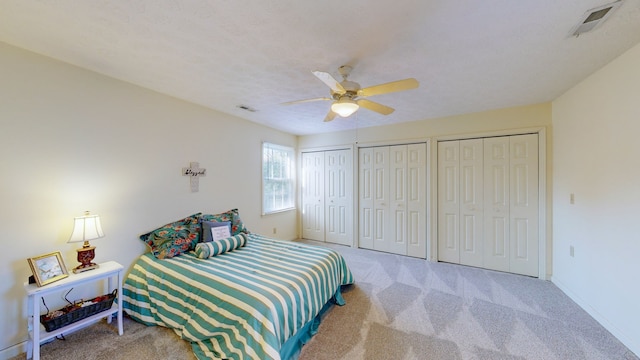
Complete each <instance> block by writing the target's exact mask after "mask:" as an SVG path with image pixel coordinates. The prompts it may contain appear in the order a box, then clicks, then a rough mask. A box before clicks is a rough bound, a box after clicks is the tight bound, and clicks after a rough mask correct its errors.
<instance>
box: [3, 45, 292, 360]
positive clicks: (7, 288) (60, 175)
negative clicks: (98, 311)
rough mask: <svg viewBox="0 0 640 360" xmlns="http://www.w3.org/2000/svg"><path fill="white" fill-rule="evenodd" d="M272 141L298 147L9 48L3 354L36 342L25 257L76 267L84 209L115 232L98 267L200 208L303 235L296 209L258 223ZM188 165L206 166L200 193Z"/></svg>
mask: <svg viewBox="0 0 640 360" xmlns="http://www.w3.org/2000/svg"><path fill="white" fill-rule="evenodd" d="M262 141H271V142H275V143H279V144H283V145H288V146H293V147H296V141H297V139H296V137H295V136H293V135H290V134H285V133H282V132H278V131H275V130H272V129H269V128H265V127H262V126H259V125H256V124H254V123H251V122H248V121H245V120H242V119H239V118H236V117H232V116H229V115H225V114H222V113H219V112H215V111H211V110H208V109H205V108H203V107H200V106H196V105H193V104H190V103H187V102H183V101H180V100H177V99H174V98H171V97H167V96H164V95H161V94H158V93H155V92H151V91H148V90H145V89H142V88H139V87H136V86H133V85H130V84H128V83H124V82H121V81H117V80H114V79H111V78H108V77H104V76H102V75H99V74H96V73H93V72H89V71H85V70H82V69H79V68H77V67H74V66H71V65H67V64H64V63H61V62H58V61H55V60H52V59H50V58H46V57H42V56H39V55H35V54H33V53H30V52H26V51H23V50H20V49H17V48H15V47H11V46H8V45H6V44H2V43H0V159H1V160H2V162H1V171H2V175H1V176H0V196H1V201H0V224H1V229H2V235H1V237H0V244H2V248H3V250H2V255H0V259H1V260H2V261H0V278H2V281H0V294H2V297H1V298H0V333H1V334H2V336H1V337H0V358H1V357H3V356H9V355H12V354H13V353H15V351H17V350H16V349H18V348H20V346H14V345H16V344H20V343H22V342H23V341H25V340H26V336H27V334H26V309H25V303H26V301H25V295H24V290H23V282H24V281H26V279H27V277H28V276H29V275H31V271H30V270H29V267H28V264H27V261H26V259H27V258H29V257H33V256H37V255H41V254H45V253H48V252H52V251H61V252H62V255H63V258H64V261H65V263H66V265H67V267H68V268H73V267H74V266H75V265H76V264H77V262H76V260H75V254H76V253H75V248H77V247H79V246H78V244H67V243H66V241H67V239H68V238H69V236H70V234H71V230H72V225H73V217H74V216H79V215H82V213H83V211H84V210H91V211H92V212H93V213H97V214H100V215H101V218H102V223H103V228H104V231H105V234H106V236H105V237H104V238H103V239H100V240H97V241H94V242H92V245H95V246H97V249H96V261H97V262H102V261H107V260H116V261H118V262H120V263H122V264H123V265H124V266H125V268H127V269H128V268H129V266H130V264H131V263H132V261H133V260H134V259H135V258H136V257H137V256H138V255H140V254H141V253H143V252H145V251H146V248H145V245H144V244H143V243H142V242H141V241H140V240H139V239H138V238H137V236H138V235H140V234H142V233H144V232H147V231H149V230H152V229H154V228H156V227H158V226H160V225H163V224H165V223H167V222H170V221H173V220H177V219H180V218H182V217H184V216H187V215H190V214H192V213H195V212H198V211H202V212H207V213H214V212H222V211H226V210H229V209H231V208H235V207H237V208H239V210H240V215H241V217H242V219H243V220H244V222H245V224H246V225H247V227H248V228H249V230H251V231H254V232H259V233H263V234H267V235H271V234H272V229H273V227H277V228H278V235H277V236H278V237H280V238H282V239H293V238H295V237H296V235H297V229H296V220H295V219H296V214H295V212H286V213H280V214H275V215H270V216H265V217H261V215H260V206H261V203H260V197H261V195H260V194H261V193H260V187H261V181H260V178H261V174H260V172H261V142H262ZM190 161H199V162H200V166H201V167H204V168H206V169H207V176H206V177H203V178H201V179H200V191H199V192H197V193H191V192H190V190H189V179H188V177H183V176H182V175H181V169H182V167H186V166H188V165H189V162H190ZM74 295H75V296H74ZM80 296H82V289H80V290H74V292H73V293H72V294H71V295H70V299H75V298H77V297H80ZM49 301H50V302H51V303H50V304H54V303H56V302H60V301H61V300H60V299H50V300H49Z"/></svg>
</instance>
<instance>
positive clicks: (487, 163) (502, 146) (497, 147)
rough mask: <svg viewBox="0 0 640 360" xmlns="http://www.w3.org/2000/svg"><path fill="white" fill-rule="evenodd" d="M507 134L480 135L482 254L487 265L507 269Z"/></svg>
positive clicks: (508, 255) (508, 254)
mask: <svg viewBox="0 0 640 360" xmlns="http://www.w3.org/2000/svg"><path fill="white" fill-rule="evenodd" d="M509 173H510V172H509V137H506V136H505V137H495V138H487V139H484V200H485V206H484V221H485V226H484V246H485V248H484V256H485V259H484V260H485V267H486V268H487V269H493V270H500V271H509V262H510V250H509V249H510V247H509V231H510V230H509V229H510V226H509V224H510V219H509Z"/></svg>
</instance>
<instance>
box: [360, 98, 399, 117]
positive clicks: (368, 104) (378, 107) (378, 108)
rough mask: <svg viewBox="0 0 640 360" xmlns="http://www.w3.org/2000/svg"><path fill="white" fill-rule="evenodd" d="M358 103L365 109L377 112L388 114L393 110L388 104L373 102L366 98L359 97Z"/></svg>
mask: <svg viewBox="0 0 640 360" xmlns="http://www.w3.org/2000/svg"><path fill="white" fill-rule="evenodd" d="M357 103H358V105H360V106H362V107H363V108H365V109H369V110H371V111H375V112H377V113H378V114H382V115H389V114H391V113H392V112H394V111H395V109H394V108H390V107H388V106H385V105H382V104H378V103H377V102H373V101H370V100H366V99H360V100H358V101H357Z"/></svg>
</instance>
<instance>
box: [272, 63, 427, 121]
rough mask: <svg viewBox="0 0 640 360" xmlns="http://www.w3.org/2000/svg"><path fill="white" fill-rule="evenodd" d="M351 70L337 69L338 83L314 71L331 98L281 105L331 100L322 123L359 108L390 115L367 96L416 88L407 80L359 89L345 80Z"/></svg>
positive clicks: (349, 68)
mask: <svg viewBox="0 0 640 360" xmlns="http://www.w3.org/2000/svg"><path fill="white" fill-rule="evenodd" d="M352 69H353V68H352V67H351V66H349V65H343V66H340V68H338V72H339V73H340V75H341V76H342V81H341V82H338V80H336V79H335V78H334V77H333V76H331V74H329V73H327V72H324V71H314V72H313V75H315V76H316V77H317V78H318V79H320V81H322V82H323V83H325V84H326V85H327V86H328V87H329V88H330V89H331V97H320V98H314V99H306V100H297V101H290V102H286V103H283V105H292V104H299V103H305V102H310V101H322V100H331V101H333V103H332V104H331V110H329V113H328V114H327V116H326V117H325V118H324V121H331V120H333V119H335V117H336V116H340V117H348V116H351V115H352V114H353V113H355V112H356V111H358V109H359V108H360V107H363V108H365V109H368V110H371V111H375V112H377V113H379V114H382V115H389V114H391V113H392V112H393V111H394V109H393V108H391V107H388V106H385V105H382V104H379V103H377V102H373V101H370V100H367V99H365V98H366V97H369V96H374V95H381V94H388V93H392V92H397V91H404V90H410V89H415V88H417V87H418V85H419V83H418V80H416V79H413V78H409V79H404V80H398V81H392V82H389V83H385V84H380V85H374V86H369V87H366V88H360V84H358V83H357V82H353V81H349V80H348V79H347V78H348V77H349V74H350V73H351V70H352Z"/></svg>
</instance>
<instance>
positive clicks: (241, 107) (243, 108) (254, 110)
mask: <svg viewBox="0 0 640 360" xmlns="http://www.w3.org/2000/svg"><path fill="white" fill-rule="evenodd" d="M236 107H237V108H238V109H242V110H246V111H250V112H256V111H258V110H256V109H254V108H252V107H250V106H247V105H242V104H240V105H238V106H236Z"/></svg>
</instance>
